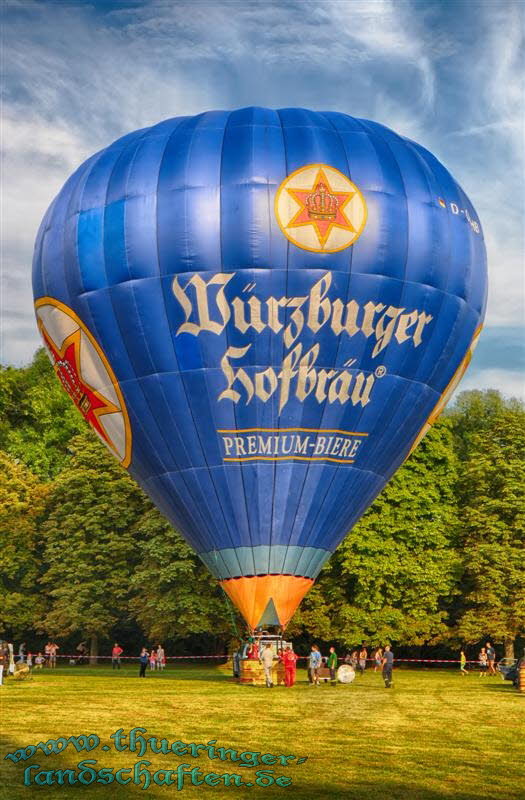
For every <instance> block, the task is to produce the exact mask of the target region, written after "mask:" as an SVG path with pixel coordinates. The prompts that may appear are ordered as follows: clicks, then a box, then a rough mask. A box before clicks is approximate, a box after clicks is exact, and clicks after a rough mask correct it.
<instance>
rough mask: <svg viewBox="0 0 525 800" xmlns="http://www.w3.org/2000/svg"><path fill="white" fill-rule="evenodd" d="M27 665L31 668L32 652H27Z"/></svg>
mask: <svg viewBox="0 0 525 800" xmlns="http://www.w3.org/2000/svg"><path fill="white" fill-rule="evenodd" d="M27 666H28V667H29V669H31V667H32V666H33V653H28V654H27Z"/></svg>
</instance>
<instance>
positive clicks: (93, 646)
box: [89, 635, 98, 666]
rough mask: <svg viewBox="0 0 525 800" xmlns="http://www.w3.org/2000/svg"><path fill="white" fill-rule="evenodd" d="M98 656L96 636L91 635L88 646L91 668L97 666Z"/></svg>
mask: <svg viewBox="0 0 525 800" xmlns="http://www.w3.org/2000/svg"><path fill="white" fill-rule="evenodd" d="M97 656H98V636H96V635H93V636H92V637H91V640H90V645H89V663H90V664H91V665H93V666H96V664H97Z"/></svg>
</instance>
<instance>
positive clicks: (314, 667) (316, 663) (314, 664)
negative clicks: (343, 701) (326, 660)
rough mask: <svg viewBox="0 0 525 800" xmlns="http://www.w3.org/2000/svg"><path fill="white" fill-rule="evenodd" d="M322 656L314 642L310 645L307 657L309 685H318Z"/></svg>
mask: <svg viewBox="0 0 525 800" xmlns="http://www.w3.org/2000/svg"><path fill="white" fill-rule="evenodd" d="M321 663H322V658H321V653H320V650H319V648H318V647H317V645H316V644H313V645H312V649H311V651H310V657H309V667H310V673H311V685H312V686H319V669H320V667H321Z"/></svg>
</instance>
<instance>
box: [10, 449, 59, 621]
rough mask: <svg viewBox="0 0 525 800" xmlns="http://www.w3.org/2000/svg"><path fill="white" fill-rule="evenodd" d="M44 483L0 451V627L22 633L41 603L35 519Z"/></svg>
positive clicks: (40, 611) (41, 608)
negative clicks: (0, 600) (40, 482)
mask: <svg viewBox="0 0 525 800" xmlns="http://www.w3.org/2000/svg"><path fill="white" fill-rule="evenodd" d="M46 491H47V487H46V486H45V485H43V484H39V482H38V480H37V479H36V478H35V476H34V475H32V474H31V473H30V472H29V470H27V469H26V468H25V467H24V466H23V465H22V464H19V463H17V461H16V460H14V459H12V458H11V457H10V456H8V455H7V454H6V453H4V452H2V451H0V564H1V572H0V594H1V597H2V602H1V603H0V630H1V629H6V628H9V629H11V630H12V631H13V632H14V633H15V635H20V636H22V635H24V633H25V631H26V630H28V629H30V628H31V627H32V626H33V623H34V621H35V619H37V618H38V617H39V616H40V615H41V613H42V610H43V607H44V605H45V598H44V596H43V595H42V594H41V593H40V592H39V587H38V583H37V581H38V576H39V557H38V555H39V554H38V519H39V515H40V514H41V513H42V509H43V504H44V500H45V495H46Z"/></svg>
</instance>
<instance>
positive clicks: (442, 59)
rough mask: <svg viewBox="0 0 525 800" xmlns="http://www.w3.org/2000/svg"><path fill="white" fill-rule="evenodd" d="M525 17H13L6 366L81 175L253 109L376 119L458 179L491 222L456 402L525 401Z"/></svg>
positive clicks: (359, 11)
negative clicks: (123, 139) (139, 138)
mask: <svg viewBox="0 0 525 800" xmlns="http://www.w3.org/2000/svg"><path fill="white" fill-rule="evenodd" d="M524 10H525V4H523V3H522V2H504V0H502V1H501V2H500V1H498V0H494V1H493V2H490V1H489V0H485V1H484V2H483V1H480V0H471V2H463V1H461V0H460V1H459V2H456V0H448V2H447V1H446V0H445V1H439V2H424V1H423V0H419V1H418V2H405V0H374V1H373V2H371V1H370V0H367V1H366V2H361V0H351V1H349V2H347V0H334V2H332V1H331V0H323V2H308V0H306V1H304V0H303V2H294V1H292V2H276V3H272V2H264V3H263V2H254V3H250V2H233V1H231V2H224V0H223V2H205V1H203V2H200V1H199V0H193V1H192V2H175V0H173V1H172V2H164V1H163V2H110V0H104V2H102V1H99V2H80V0H79V2H65V1H64V2H45V1H44V2H31V0H23V2H19V1H18V0H7V2H4V12H3V44H4V66H3V68H4V73H5V75H4V84H5V90H4V91H5V95H4V104H3V124H2V134H3V136H2V138H3V150H4V173H3V180H2V194H3V207H4V210H3V219H2V223H3V234H2V256H3V258H2V261H3V275H2V285H3V297H2V307H1V315H2V316H1V326H2V334H3V337H2V349H1V353H0V358H1V360H2V363H8V364H9V363H12V364H23V363H27V362H28V361H29V360H30V359H31V357H32V354H33V352H34V350H35V349H36V347H37V346H38V344H39V342H38V337H37V333H36V328H35V323H34V317H33V312H32V296H31V285H30V273H31V257H32V250H33V242H34V238H35V235H36V231H37V228H38V225H39V222H40V219H41V217H42V215H43V213H44V211H45V209H46V208H47V206H48V205H49V203H50V201H51V200H52V198H53V197H54V195H55V194H56V193H57V191H58V190H59V189H60V187H61V186H62V184H63V183H64V181H65V180H66V178H67V177H68V175H69V174H70V173H71V172H72V170H73V169H74V168H75V167H76V166H77V165H78V164H79V163H80V162H81V161H83V160H84V159H85V158H86V157H87V156H89V155H90V154H91V153H92V152H94V151H95V150H97V149H100V148H101V147H104V146H105V145H107V144H108V143H109V142H111V141H112V140H114V139H116V138H117V137H118V136H120V135H122V134H124V133H126V132H127V131H130V130H133V129H136V128H141V127H144V126H146V125H150V124H152V123H155V122H158V121H159V120H161V119H164V118H166V117H172V116H177V115H181V114H194V113H199V112H201V111H204V110H207V109H210V108H236V107H240V106H244V105H266V106H270V107H274V108H275V107H277V108H279V107H285V106H304V107H307V108H313V109H332V110H338V111H343V112H346V113H349V114H351V115H353V116H357V117H364V118H369V119H375V120H378V121H380V122H382V123H384V124H386V125H388V126H390V127H392V128H394V130H396V131H398V132H399V133H401V134H403V135H406V136H409V137H410V138H413V139H415V140H417V141H419V142H420V143H421V144H423V145H424V146H425V147H427V148H428V149H430V150H432V151H433V152H434V153H435V154H436V155H437V156H438V158H439V159H440V160H441V161H443V163H444V164H445V165H446V166H447V167H448V168H449V169H450V171H451V172H452V173H453V175H454V176H455V177H456V179H457V180H458V181H459V183H460V184H461V185H462V187H463V188H464V189H465V191H466V192H467V194H468V195H469V196H470V198H471V200H472V202H473V204H474V206H475V208H476V210H477V212H478V214H479V216H480V219H481V222H482V224H483V228H484V233H485V239H486V243H487V250H488V258H489V276H490V289H489V291H490V296H489V306H488V312H487V318H486V327H485V331H484V334H483V336H482V337H481V341H480V344H479V347H478V350H477V353H476V355H475V358H474V361H473V363H472V366H471V368H470V370H469V372H468V373H467V376H466V377H465V379H464V380H463V382H462V384H461V388H462V389H463V388H487V387H489V386H491V387H494V388H498V389H500V390H501V391H503V392H504V393H505V394H507V395H522V396H523V395H524V394H525V385H524V384H525V381H524V378H523V375H524V371H525V369H524V368H525V312H524V299H525V267H524V238H525V237H524V232H525V206H524V204H525V179H524V147H523V142H524V133H525V124H524V116H525V101H524V83H523V81H524V74H525V70H524V27H525V14H524Z"/></svg>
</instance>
